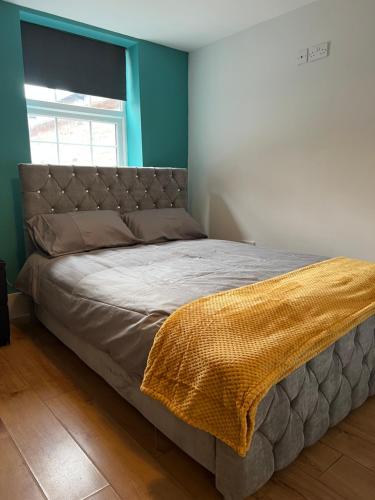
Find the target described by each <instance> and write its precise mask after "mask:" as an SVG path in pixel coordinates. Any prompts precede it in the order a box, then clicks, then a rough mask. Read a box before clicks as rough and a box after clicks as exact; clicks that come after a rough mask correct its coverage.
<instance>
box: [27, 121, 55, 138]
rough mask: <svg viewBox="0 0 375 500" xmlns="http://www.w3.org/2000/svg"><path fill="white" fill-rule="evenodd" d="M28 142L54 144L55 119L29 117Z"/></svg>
mask: <svg viewBox="0 0 375 500" xmlns="http://www.w3.org/2000/svg"><path fill="white" fill-rule="evenodd" d="M28 118H29V134H30V141H44V142H56V123H55V118H54V117H52V118H51V117H50V116H33V115H31V116H30V115H29V117H28Z"/></svg>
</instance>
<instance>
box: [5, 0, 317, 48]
mask: <svg viewBox="0 0 375 500" xmlns="http://www.w3.org/2000/svg"><path fill="white" fill-rule="evenodd" d="M8 1H9V0H8ZM10 1H11V3H16V4H18V5H22V6H25V7H30V8H33V9H37V10H41V11H44V12H48V13H50V14H55V15H58V16H62V17H67V18H69V19H73V20H75V21H81V22H84V23H87V24H91V25H94V26H98V27H100V28H105V29H108V30H112V31H116V32H118V33H122V34H125V35H129V36H133V37H136V38H143V39H145V40H150V41H152V42H156V43H160V44H163V45H168V46H170V47H175V48H177V49H182V50H186V51H192V50H194V49H197V48H199V47H202V46H204V45H208V44H210V43H212V42H215V41H217V40H220V39H221V38H225V37H227V36H229V35H232V34H234V33H237V32H239V31H242V30H244V29H246V28H248V27H250V26H254V25H255V24H258V23H261V22H263V21H267V20H268V19H272V18H273V17H277V16H280V15H281V14H285V13H286V12H288V11H290V10H293V9H296V8H298V7H302V6H303V5H306V4H309V3H312V1H314V0H184V1H182V0H64V1H62V2H61V1H58V0H15V1H13V0H10Z"/></svg>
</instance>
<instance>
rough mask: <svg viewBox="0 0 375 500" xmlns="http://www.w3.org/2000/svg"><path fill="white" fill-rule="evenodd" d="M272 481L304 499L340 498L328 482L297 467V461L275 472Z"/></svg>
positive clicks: (327, 499) (332, 499) (334, 499)
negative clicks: (295, 492)
mask: <svg viewBox="0 0 375 500" xmlns="http://www.w3.org/2000/svg"><path fill="white" fill-rule="evenodd" d="M328 470H329V469H328ZM274 481H276V482H278V483H281V484H282V485H284V486H286V487H288V488H290V489H291V490H293V491H297V492H298V493H299V494H300V495H302V497H303V498H304V499H306V500H342V497H341V496H340V495H339V494H338V493H337V492H336V491H335V489H334V488H331V487H330V485H329V484H325V483H323V482H321V480H317V479H315V478H314V477H312V476H310V475H309V474H306V472H304V471H303V470H302V469H301V468H300V467H299V464H298V461H297V462H295V463H293V464H292V465H290V466H289V467H287V468H286V469H284V470H282V471H279V472H276V474H275V475H274ZM353 500H354V499H353Z"/></svg>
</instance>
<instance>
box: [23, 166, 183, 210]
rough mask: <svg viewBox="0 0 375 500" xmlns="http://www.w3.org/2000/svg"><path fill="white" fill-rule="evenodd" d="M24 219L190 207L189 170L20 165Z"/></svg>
mask: <svg viewBox="0 0 375 500" xmlns="http://www.w3.org/2000/svg"><path fill="white" fill-rule="evenodd" d="M18 168H19V176H20V181H21V189H22V197H23V210H24V218H25V220H28V219H30V217H33V216H34V215H40V214H50V213H65V212H73V211H77V210H82V211H83V210H98V209H100V210H118V211H120V212H121V213H124V212H131V211H134V210H145V209H150V208H170V207H171V206H173V207H177V208H178V207H183V208H187V170H186V169H184V168H153V167H139V168H137V167H119V168H114V167H81V166H65V165H34V164H20V165H19V166H18Z"/></svg>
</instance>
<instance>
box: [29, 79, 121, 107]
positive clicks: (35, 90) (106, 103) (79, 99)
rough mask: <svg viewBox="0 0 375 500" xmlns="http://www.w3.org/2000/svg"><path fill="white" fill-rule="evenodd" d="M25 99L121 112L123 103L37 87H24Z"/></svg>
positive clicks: (105, 98)
mask: <svg viewBox="0 0 375 500" xmlns="http://www.w3.org/2000/svg"><path fill="white" fill-rule="evenodd" d="M25 95H26V99H34V100H37V101H47V102H58V103H60V104H70V105H72V106H87V107H89V108H99V109H110V110H113V111H121V110H122V106H123V102H122V101H118V100H117V99H109V98H107V97H98V96H93V95H86V94H78V93H76V92H70V91H69V90H61V89H56V90H55V89H49V88H47V87H39V86H37V85H27V84H26V85H25Z"/></svg>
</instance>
